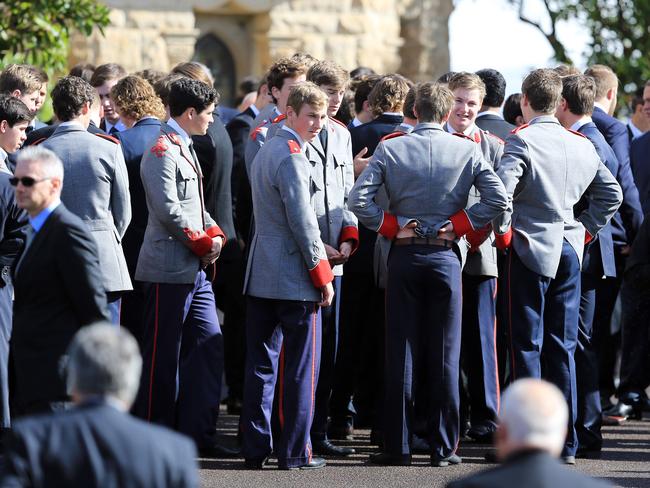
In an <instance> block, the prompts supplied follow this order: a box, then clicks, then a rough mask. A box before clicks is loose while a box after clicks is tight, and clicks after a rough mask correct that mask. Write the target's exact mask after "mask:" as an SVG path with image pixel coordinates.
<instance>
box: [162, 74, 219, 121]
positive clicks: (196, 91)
mask: <svg viewBox="0 0 650 488" xmlns="http://www.w3.org/2000/svg"><path fill="white" fill-rule="evenodd" d="M213 103H217V90H215V89H214V88H212V87H211V86H208V85H206V84H205V83H203V82H202V81H199V80H193V79H191V78H181V79H179V80H176V81H174V82H173V83H172V84H171V87H170V90H169V113H170V115H171V116H172V117H178V116H179V115H182V114H183V113H184V112H185V111H186V110H187V109H188V108H194V109H195V110H196V111H197V112H203V111H204V110H205V109H207V108H208V107H209V106H210V105H211V104H213Z"/></svg>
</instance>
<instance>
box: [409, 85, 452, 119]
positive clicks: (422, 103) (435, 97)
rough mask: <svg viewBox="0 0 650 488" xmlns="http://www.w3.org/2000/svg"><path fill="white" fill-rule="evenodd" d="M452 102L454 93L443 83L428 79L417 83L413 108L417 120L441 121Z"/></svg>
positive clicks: (447, 112)
mask: <svg viewBox="0 0 650 488" xmlns="http://www.w3.org/2000/svg"><path fill="white" fill-rule="evenodd" d="M453 103H454V95H453V93H451V90H450V89H449V88H447V87H446V86H445V85H444V84H442V83H436V82H431V81H428V82H426V83H420V84H419V85H417V88H416V94H415V110H416V112H417V116H418V122H437V123H442V122H443V120H444V119H445V117H446V116H447V115H448V114H449V111H450V110H451V107H452V105H453Z"/></svg>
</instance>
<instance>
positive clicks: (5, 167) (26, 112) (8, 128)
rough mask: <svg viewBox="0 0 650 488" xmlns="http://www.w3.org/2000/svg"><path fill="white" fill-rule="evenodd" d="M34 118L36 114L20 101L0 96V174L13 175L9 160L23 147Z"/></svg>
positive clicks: (8, 96)
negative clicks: (26, 131) (28, 128)
mask: <svg viewBox="0 0 650 488" xmlns="http://www.w3.org/2000/svg"><path fill="white" fill-rule="evenodd" d="M33 118H34V112H32V111H31V110H30V109H29V108H28V107H27V105H25V104H24V103H23V102H22V101H21V100H20V99H18V98H15V97H12V96H10V95H0V172H2V173H9V174H12V172H11V170H10V169H9V164H8V160H7V159H8V157H9V154H13V153H14V152H16V151H17V150H18V149H20V146H22V144H23V142H24V141H25V139H26V138H27V135H26V133H25V130H26V129H27V127H28V126H29V123H30V121H31V120H32V119H33Z"/></svg>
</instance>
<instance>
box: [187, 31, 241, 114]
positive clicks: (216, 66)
mask: <svg viewBox="0 0 650 488" xmlns="http://www.w3.org/2000/svg"><path fill="white" fill-rule="evenodd" d="M192 60H193V61H198V62H199V63H203V64H205V65H206V66H207V67H208V68H209V69H210V71H211V72H212V76H213V77H214V87H215V88H216V89H217V91H218V92H219V93H220V94H221V102H220V103H221V104H223V105H226V106H231V107H232V105H233V103H234V101H235V97H236V96H237V92H236V87H235V82H236V71H235V61H234V59H233V57H232V54H231V53H230V49H228V47H227V46H226V45H225V44H224V43H223V41H221V39H219V38H218V37H217V36H215V35H214V34H206V35H204V36H202V37H200V38H199V40H198V41H196V47H195V50H194V56H193V58H192Z"/></svg>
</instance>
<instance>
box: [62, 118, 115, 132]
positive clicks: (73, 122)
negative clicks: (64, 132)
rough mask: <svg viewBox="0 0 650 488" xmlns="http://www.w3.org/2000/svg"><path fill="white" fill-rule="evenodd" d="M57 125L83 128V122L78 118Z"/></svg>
mask: <svg viewBox="0 0 650 488" xmlns="http://www.w3.org/2000/svg"><path fill="white" fill-rule="evenodd" d="M59 127H79V128H81V129H83V128H84V126H83V124H82V123H81V122H79V121H78V120H68V121H67V122H61V123H60V124H59ZM107 132H108V131H107Z"/></svg>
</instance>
